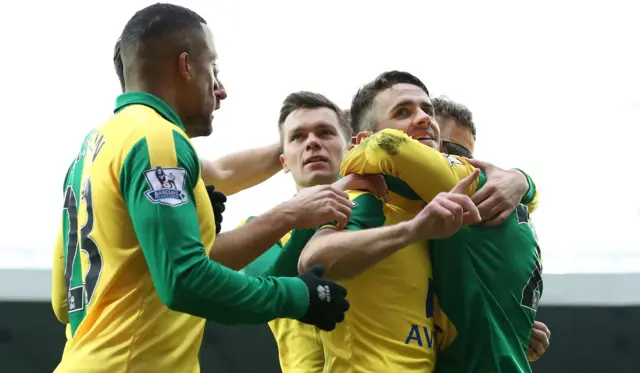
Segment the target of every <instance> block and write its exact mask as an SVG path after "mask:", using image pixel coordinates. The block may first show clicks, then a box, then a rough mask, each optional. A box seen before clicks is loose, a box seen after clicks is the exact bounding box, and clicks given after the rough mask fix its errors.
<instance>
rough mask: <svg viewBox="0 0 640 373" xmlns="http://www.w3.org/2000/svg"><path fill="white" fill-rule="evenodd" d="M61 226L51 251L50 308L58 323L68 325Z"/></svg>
mask: <svg viewBox="0 0 640 373" xmlns="http://www.w3.org/2000/svg"><path fill="white" fill-rule="evenodd" d="M62 235H63V232H62V225H61V226H60V230H59V232H58V238H57V239H56V245H55V247H54V249H53V268H52V270H51V306H52V307H53V313H55V315H56V317H57V318H58V320H60V322H62V323H64V324H68V323H69V313H68V312H67V311H68V309H67V284H66V281H65V279H64V268H65V265H64V247H63V246H64V239H63V236H62Z"/></svg>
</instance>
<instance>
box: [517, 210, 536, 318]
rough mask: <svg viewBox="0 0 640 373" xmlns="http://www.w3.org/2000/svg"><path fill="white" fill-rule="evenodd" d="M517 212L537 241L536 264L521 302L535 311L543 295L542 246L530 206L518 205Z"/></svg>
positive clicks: (520, 220)
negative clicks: (530, 214) (530, 215)
mask: <svg viewBox="0 0 640 373" xmlns="http://www.w3.org/2000/svg"><path fill="white" fill-rule="evenodd" d="M516 213H517V217H518V223H520V224H527V225H529V227H530V228H531V232H532V234H533V238H534V240H535V242H536V253H535V255H536V258H535V266H534V268H533V270H532V272H531V276H530V277H529V281H528V282H527V284H526V285H525V287H524V288H523V289H522V300H521V302H520V304H522V306H524V307H526V308H529V309H532V310H534V311H535V310H537V309H538V302H539V301H540V295H541V292H540V288H541V286H542V264H541V263H540V260H541V253H540V246H538V242H537V241H538V238H537V235H536V232H535V228H534V227H533V225H532V224H531V222H530V221H529V208H528V207H527V206H526V205H522V204H521V205H518V207H517V208H516Z"/></svg>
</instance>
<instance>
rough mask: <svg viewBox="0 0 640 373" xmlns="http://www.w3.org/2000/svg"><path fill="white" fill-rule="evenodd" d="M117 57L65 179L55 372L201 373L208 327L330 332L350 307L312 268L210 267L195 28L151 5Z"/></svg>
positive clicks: (207, 103) (204, 33)
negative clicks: (61, 328) (60, 328)
mask: <svg viewBox="0 0 640 373" xmlns="http://www.w3.org/2000/svg"><path fill="white" fill-rule="evenodd" d="M121 48H122V60H123V66H124V76H125V82H126V87H125V90H126V93H125V94H123V95H121V96H119V97H118V99H117V100H116V108H115V115H114V116H113V117H112V118H111V119H110V120H109V121H107V123H105V124H104V125H102V126H100V127H98V128H96V129H95V130H93V131H92V132H91V133H90V134H89V135H88V136H87V138H86V139H85V141H84V142H83V145H82V147H81V151H80V153H79V154H78V156H77V157H76V158H75V159H74V161H73V162H72V164H71V166H70V168H69V171H68V172H67V175H66V177H65V183H64V188H63V193H64V207H63V213H62V219H61V220H62V224H61V225H62V227H61V230H60V234H59V236H58V240H57V243H56V246H55V256H54V266H53V272H54V274H53V276H54V277H53V288H52V303H53V306H54V312H55V314H56V316H57V317H58V318H59V319H60V321H62V322H64V323H67V324H69V325H70V332H71V339H70V341H69V342H68V344H67V347H66V349H65V353H64V355H63V358H62V361H61V362H60V365H59V366H58V367H57V369H56V372H86V371H91V372H116V371H158V372H164V371H171V372H198V371H199V365H198V351H199V348H200V343H201V340H202V334H203V331H204V322H205V319H211V320H214V321H217V322H221V323H225V324H239V323H264V322H268V321H270V320H272V319H275V318H294V319H299V320H301V321H303V322H308V323H311V324H314V325H317V326H318V327H319V328H321V329H323V330H332V329H333V328H335V325H336V323H338V322H341V321H342V320H343V319H344V312H345V311H346V310H347V309H348V307H349V304H348V302H347V301H346V299H345V295H346V292H345V290H344V288H342V287H340V286H339V285H336V284H334V283H332V282H329V281H324V280H322V279H320V278H319V276H320V275H321V274H322V269H321V268H319V267H316V268H314V269H313V270H312V271H310V272H309V273H306V274H304V275H301V276H299V277H297V278H255V277H251V276H247V275H244V274H240V273H237V272H235V271H233V270H231V269H228V268H226V267H223V266H221V265H220V264H218V263H216V262H214V261H212V260H210V259H209V258H208V257H207V255H208V254H209V253H210V251H211V249H212V246H213V245H214V241H215V238H216V237H215V236H216V231H215V229H216V227H215V222H214V218H213V211H212V207H211V202H210V200H209V195H208V193H207V191H206V189H205V185H204V182H203V181H202V178H201V173H200V161H199V159H198V157H197V154H196V152H195V150H194V149H193V146H192V145H191V143H190V140H189V139H190V138H192V137H197V136H208V135H209V134H210V133H211V121H212V113H213V110H214V108H215V106H216V97H215V93H214V86H215V77H214V74H213V66H214V64H215V61H216V59H217V55H216V52H215V48H214V45H213V39H212V36H211V32H210V30H209V28H208V26H207V25H206V22H205V21H204V19H202V17H200V16H199V15H197V14H196V13H194V12H193V11H191V10H188V9H186V8H183V7H179V6H175V5H170V4H155V5H151V6H149V7H147V8H144V9H142V10H140V11H138V12H137V13H136V14H135V15H134V16H133V17H132V18H131V19H130V20H129V22H128V23H127V25H126V26H125V28H124V31H123V33H122V37H121ZM263 224H267V225H268V222H265V223H263ZM241 229H242V228H240V229H238V230H236V231H241ZM251 231H252V233H253V234H254V235H255V234H256V232H257V231H258V230H257V229H252V230H251ZM247 233H248V232H244V234H243V236H247V235H248V234H247ZM63 298H64V299H63Z"/></svg>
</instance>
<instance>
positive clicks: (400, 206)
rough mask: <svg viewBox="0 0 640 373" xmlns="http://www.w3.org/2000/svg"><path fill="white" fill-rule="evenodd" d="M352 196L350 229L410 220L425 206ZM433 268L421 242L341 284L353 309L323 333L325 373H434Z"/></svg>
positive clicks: (365, 195) (359, 194) (366, 195)
mask: <svg viewBox="0 0 640 373" xmlns="http://www.w3.org/2000/svg"><path fill="white" fill-rule="evenodd" d="M347 193H348V194H349V197H350V199H351V200H352V201H353V207H352V212H351V218H350V219H349V223H348V224H347V227H346V229H347V230H361V229H368V228H376V227H380V226H384V225H393V224H396V223H399V222H401V221H406V220H409V219H411V218H412V217H413V216H415V214H416V211H419V209H420V208H421V206H422V202H421V201H419V200H409V199H405V198H403V197H400V196H399V195H396V194H393V193H392V194H391V196H390V203H387V204H385V203H383V202H382V201H381V200H379V199H377V198H376V197H375V196H373V195H372V194H369V193H366V192H359V191H348V192H347ZM327 227H331V228H335V227H334V226H333V225H328V226H325V227H323V228H327ZM430 268H431V265H430V262H429V253H428V250H427V248H426V244H425V243H416V244H412V245H410V246H408V247H405V248H403V249H401V250H399V251H398V252H396V253H395V254H393V255H391V256H389V257H388V258H386V259H384V260H383V261H381V262H379V263H378V264H376V265H375V266H373V267H371V268H369V269H367V270H365V271H364V272H362V273H360V274H358V275H357V276H355V277H353V278H350V279H346V280H341V281H339V282H340V284H341V285H343V286H344V287H345V288H346V289H347V292H348V294H349V302H350V304H351V308H350V309H349V312H347V314H346V318H345V321H344V322H343V323H341V324H339V325H338V326H337V328H336V329H335V330H334V331H333V332H330V333H325V332H321V336H322V341H323V343H324V346H325V353H326V363H325V369H324V372H326V373H365V372H366V373H369V372H403V373H404V372H421V373H424V372H430V371H431V370H432V369H433V367H434V362H435V346H436V340H435V339H436V335H435V332H434V300H433V293H432V291H431V272H430Z"/></svg>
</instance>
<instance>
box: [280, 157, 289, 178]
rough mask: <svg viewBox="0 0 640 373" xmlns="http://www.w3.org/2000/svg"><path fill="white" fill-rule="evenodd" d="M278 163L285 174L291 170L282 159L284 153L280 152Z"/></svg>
mask: <svg viewBox="0 0 640 373" xmlns="http://www.w3.org/2000/svg"><path fill="white" fill-rule="evenodd" d="M280 164H281V165H282V169H283V170H284V173H285V174H286V173H288V172H289V171H291V170H290V169H289V167H288V166H287V161H285V160H284V154H280Z"/></svg>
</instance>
